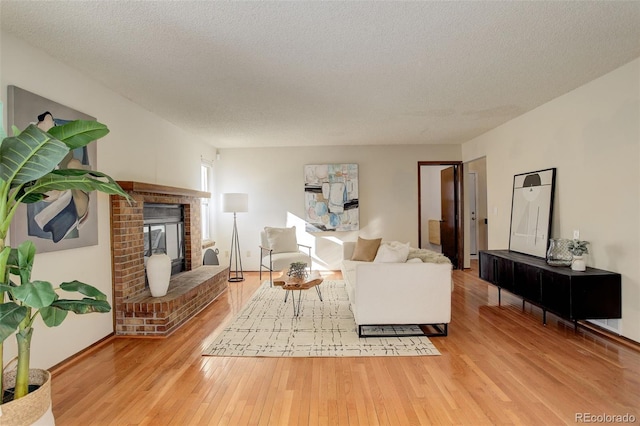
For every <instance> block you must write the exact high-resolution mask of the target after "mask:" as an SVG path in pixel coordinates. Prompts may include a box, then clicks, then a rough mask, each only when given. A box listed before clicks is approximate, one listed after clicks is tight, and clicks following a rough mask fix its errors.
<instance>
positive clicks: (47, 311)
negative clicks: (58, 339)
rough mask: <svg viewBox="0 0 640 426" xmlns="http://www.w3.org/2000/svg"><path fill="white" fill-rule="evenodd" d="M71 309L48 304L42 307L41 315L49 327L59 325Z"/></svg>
mask: <svg viewBox="0 0 640 426" xmlns="http://www.w3.org/2000/svg"><path fill="white" fill-rule="evenodd" d="M68 313H69V311H66V310H64V309H60V308H58V307H56V306H47V307H45V308H42V309H40V316H41V317H42V320H43V321H44V324H45V325H46V326H47V327H57V326H59V325H60V324H62V322H63V321H64V320H65V318H67V314H68Z"/></svg>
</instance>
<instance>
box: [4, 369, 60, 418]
mask: <svg viewBox="0 0 640 426" xmlns="http://www.w3.org/2000/svg"><path fill="white" fill-rule="evenodd" d="M3 380H4V387H5V389H11V388H13V387H15V385H16V370H11V371H8V372H6V373H5V374H4V378H3ZM29 384H30V385H38V386H40V387H39V388H38V389H36V390H35V391H33V392H29V393H28V394H27V395H26V396H23V397H22V398H20V399H16V400H15V401H11V402H7V403H5V404H2V405H0V409H1V410H2V415H1V416H0V424H2V425H3V426H4V425H10V426H22V425H25V426H26V425H42V426H44V425H53V424H55V420H54V418H53V412H52V410H51V373H49V372H48V371H47V370H38V369H32V370H29Z"/></svg>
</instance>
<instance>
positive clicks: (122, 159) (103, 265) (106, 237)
mask: <svg viewBox="0 0 640 426" xmlns="http://www.w3.org/2000/svg"><path fill="white" fill-rule="evenodd" d="M1 37H2V50H1V53H0V60H1V64H2V67H1V68H0V85H1V94H0V96H1V99H2V102H3V104H4V105H5V110H6V108H7V107H8V106H7V105H6V96H7V86H8V85H15V86H18V87H20V88H22V89H25V90H28V91H30V92H33V93H36V94H38V95H40V96H44V97H46V98H48V99H51V100H53V101H56V102H58V103H61V104H64V105H67V106H69V107H71V108H74V109H77V110H79V111H82V112H84V113H86V114H89V115H92V116H94V117H97V118H98V120H99V121H100V122H102V123H105V124H107V125H108V126H109V128H110V130H111V133H110V134H109V135H108V136H106V137H105V138H103V139H101V140H100V141H98V166H97V168H98V170H100V171H103V172H105V173H107V174H109V175H111V176H112V177H113V178H115V179H116V180H136V181H141V182H148V183H155V184H162V185H170V186H178V187H183V188H189V189H199V185H200V158H201V156H203V157H205V158H209V159H213V157H214V155H215V154H214V149H213V148H212V147H210V146H208V145H206V144H205V143H204V142H203V141H201V140H198V139H197V138H195V137H194V136H192V135H190V134H189V133H187V132H185V131H183V130H181V129H179V128H177V127H175V126H174V125H172V124H170V123H168V122H166V121H164V120H161V119H158V118H157V117H155V116H154V115H153V114H151V113H150V112H148V111H146V110H144V109H142V108H140V107H138V106H137V105H135V104H133V103H132V102H131V101H129V100H127V99H124V98H123V97H121V96H119V95H117V94H115V93H114V92H112V91H110V90H109V89H107V88H105V87H103V86H101V85H100V84H98V83H97V82H95V81H93V80H91V79H90V78H88V77H87V76H85V75H83V74H81V73H79V72H77V71H75V70H73V69H70V68H68V67H67V66H65V65H64V64H61V63H60V62H58V61H57V60H56V59H55V58H52V57H50V56H48V55H46V54H44V53H42V52H41V51H39V50H37V49H34V48H32V47H30V46H28V45H26V44H24V43H23V42H21V41H19V40H17V39H15V38H14V37H13V36H11V35H8V34H6V33H4V34H2V35H1ZM5 114H6V112H5ZM3 120H4V123H5V128H6V115H5V116H4V117H3ZM108 202H109V200H108V197H107V196H106V195H104V194H99V198H98V219H99V234H98V238H99V244H98V245H96V246H92V247H86V248H81V249H74V250H64V251H59V252H54V253H43V254H39V255H37V258H36V262H35V267H34V271H33V278H34V279H43V280H48V281H51V282H52V283H53V284H54V285H56V284H58V283H60V282H62V281H65V280H71V279H79V280H81V281H85V282H87V283H89V284H92V285H94V286H96V287H98V288H99V289H100V290H101V291H102V292H104V293H106V294H107V295H108V296H109V301H110V302H112V283H111V251H110V228H109V203H108ZM38 322H39V323H38V324H37V326H36V330H35V331H34V338H33V344H32V347H33V351H32V365H33V366H34V367H40V368H49V367H51V366H52V365H55V364H57V363H59V362H61V361H62V360H64V359H66V358H68V357H69V356H71V355H73V354H75V353H77V352H78V351H80V350H82V349H84V348H86V347H88V346H90V345H91V344H93V343H94V342H96V341H98V340H100V339H101V338H103V337H105V336H107V335H109V334H110V333H111V332H112V331H113V319H112V315H111V314H89V315H84V316H82V317H80V316H76V315H74V314H69V317H68V318H67V320H66V321H65V322H64V323H63V324H62V325H61V326H60V327H57V328H52V329H49V328H47V327H45V326H44V325H43V324H42V323H41V322H40V320H38ZM9 340H10V341H11V342H9V343H7V344H6V345H5V360H6V359H10V358H11V357H12V356H13V353H15V348H14V346H13V340H14V339H13V338H10V339H9Z"/></svg>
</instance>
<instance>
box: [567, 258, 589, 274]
mask: <svg viewBox="0 0 640 426" xmlns="http://www.w3.org/2000/svg"><path fill="white" fill-rule="evenodd" d="M571 269H573V270H574V271H586V270H587V265H586V264H585V263H584V258H583V256H573V261H572V262H571Z"/></svg>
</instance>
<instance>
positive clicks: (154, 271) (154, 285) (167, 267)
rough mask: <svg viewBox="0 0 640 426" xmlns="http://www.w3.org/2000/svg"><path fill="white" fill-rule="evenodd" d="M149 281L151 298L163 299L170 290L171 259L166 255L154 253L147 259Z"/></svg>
mask: <svg viewBox="0 0 640 426" xmlns="http://www.w3.org/2000/svg"><path fill="white" fill-rule="evenodd" d="M147 279H148V280H149V290H151V296H153V297H162V296H164V295H166V294H167V290H169V281H170V280H171V258H170V257H169V256H167V255H166V254H165V253H154V254H152V255H151V256H150V257H149V259H147Z"/></svg>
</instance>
